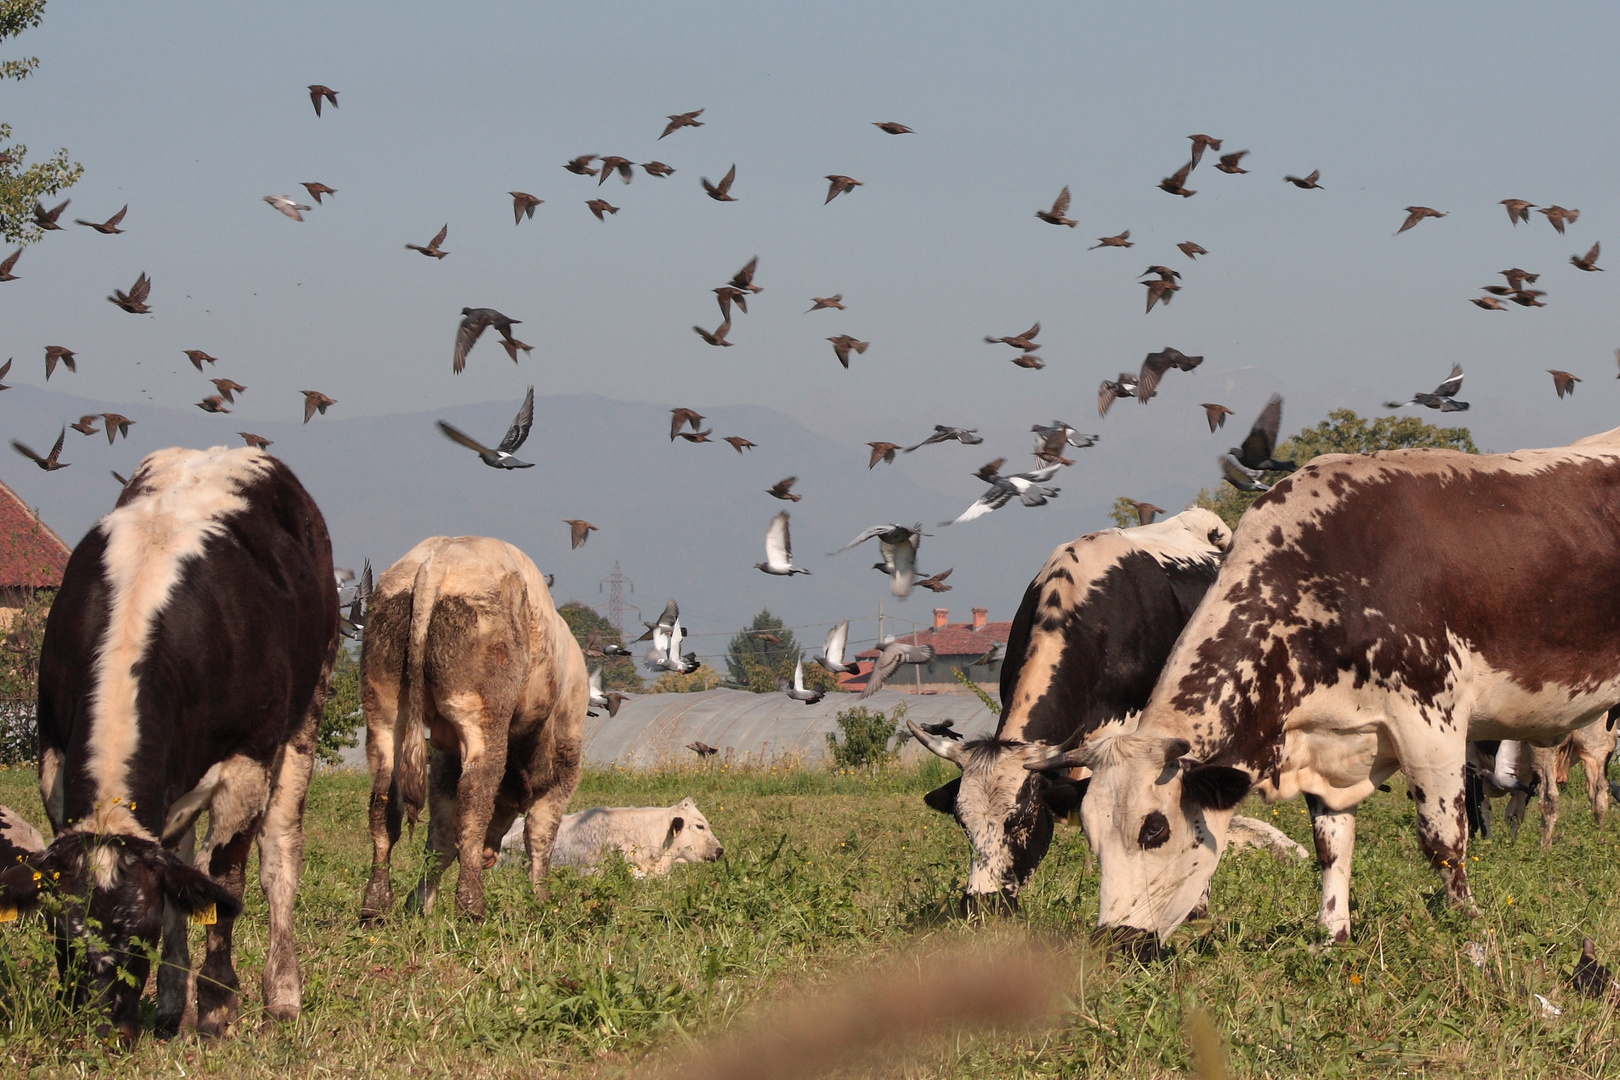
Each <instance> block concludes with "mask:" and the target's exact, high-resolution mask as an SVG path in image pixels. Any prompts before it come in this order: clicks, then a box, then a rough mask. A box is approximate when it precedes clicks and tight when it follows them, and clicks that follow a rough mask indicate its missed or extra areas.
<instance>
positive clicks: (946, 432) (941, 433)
mask: <svg viewBox="0 0 1620 1080" xmlns="http://www.w3.org/2000/svg"><path fill="white" fill-rule="evenodd" d="M978 430H979V429H978V428H959V427H950V426H948V425H946V424H935V425H934V433H933V434H932V435H930V436H928V438H926V439H924V440H923V441H922V442H920V443H918V444H917V445H916V446H908V447H906V448H905V452H906V453H908V454H909V453H911V452H912V451H913V450H917V449H920V448H921V447H924V446H928V445H931V444H933V443H942V442H950V441H951V440H953V439H954V440H956V441H957V442H959V443H961V444H962V445H963V446H974V445H977V444H978V443H982V442H984V436H983V435H979V434H976V433H977V432H978Z"/></svg>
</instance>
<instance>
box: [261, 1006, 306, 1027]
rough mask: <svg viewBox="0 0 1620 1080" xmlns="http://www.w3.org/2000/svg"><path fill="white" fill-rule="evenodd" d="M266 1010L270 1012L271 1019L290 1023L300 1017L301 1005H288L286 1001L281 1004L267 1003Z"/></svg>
mask: <svg viewBox="0 0 1620 1080" xmlns="http://www.w3.org/2000/svg"><path fill="white" fill-rule="evenodd" d="M264 1011H265V1012H266V1013H268V1014H269V1016H270V1019H272V1020H277V1021H280V1022H281V1023H283V1024H288V1023H291V1022H292V1021H294V1020H297V1019H298V1013H299V1006H297V1005H288V1004H286V1003H282V1004H280V1005H267V1006H265V1010H264Z"/></svg>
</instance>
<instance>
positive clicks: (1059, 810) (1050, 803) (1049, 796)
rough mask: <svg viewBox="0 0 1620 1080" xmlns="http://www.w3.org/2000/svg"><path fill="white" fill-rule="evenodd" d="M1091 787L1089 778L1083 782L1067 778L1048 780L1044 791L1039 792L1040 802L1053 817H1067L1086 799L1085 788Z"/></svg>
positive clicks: (1051, 778)
mask: <svg viewBox="0 0 1620 1080" xmlns="http://www.w3.org/2000/svg"><path fill="white" fill-rule="evenodd" d="M1090 786H1091V777H1089V776H1088V777H1086V778H1085V779H1084V780H1070V779H1068V778H1067V777H1056V776H1054V777H1050V778H1048V782H1047V787H1046V790H1045V791H1043V792H1041V801H1042V802H1044V803H1046V807H1047V809H1048V810H1050V811H1052V814H1053V816H1054V817H1060V818H1063V817H1068V816H1069V815H1070V814H1072V813H1074V810H1075V807H1077V806H1079V805H1080V800H1082V799H1084V798H1085V797H1086V788H1088V787H1090Z"/></svg>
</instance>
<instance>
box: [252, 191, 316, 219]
mask: <svg viewBox="0 0 1620 1080" xmlns="http://www.w3.org/2000/svg"><path fill="white" fill-rule="evenodd" d="M264 201H265V202H267V203H269V204H270V205H271V206H273V207H275V208H276V209H277V210H280V211H281V212H282V213H283V214H286V215H287V216H288V217H290V218H292V219H293V220H294V221H303V220H304V215H303V214H300V213H299V211H300V210H313V209H315V208H314V207H313V206H305V205H304V204H303V203H300V202H293V201H292V200H291V199H289V198H287V196H285V195H266V196H265V197H264Z"/></svg>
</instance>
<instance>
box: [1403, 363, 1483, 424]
mask: <svg viewBox="0 0 1620 1080" xmlns="http://www.w3.org/2000/svg"><path fill="white" fill-rule="evenodd" d="M1462 382H1463V369H1462V365H1461V364H1452V365H1451V374H1450V375H1448V376H1446V381H1445V382H1443V383H1441V384H1440V385H1439V386H1437V387H1435V388H1434V393H1432V394H1413V395H1412V396H1411V397H1409V398H1407V399H1406V400H1405V401H1386V402H1384V408H1386V409H1399V408H1401V407H1403V406H1406V405H1422V406H1424V407H1425V408H1430V409H1439V410H1440V411H1441V412H1467V411H1468V402H1466V401H1458V400H1457V394H1458V392H1459V391H1461V390H1462Z"/></svg>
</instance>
